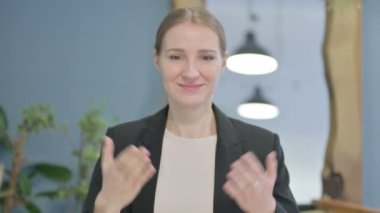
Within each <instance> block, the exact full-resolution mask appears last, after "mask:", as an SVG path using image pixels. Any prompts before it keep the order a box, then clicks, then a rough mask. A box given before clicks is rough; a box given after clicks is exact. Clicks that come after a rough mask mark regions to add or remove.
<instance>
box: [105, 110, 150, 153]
mask: <svg viewBox="0 0 380 213" xmlns="http://www.w3.org/2000/svg"><path fill="white" fill-rule="evenodd" d="M151 119H152V116H148V117H145V118H142V119H139V120H135V121H129V122H125V123H121V124H118V125H115V126H113V127H109V128H108V129H107V133H106V135H107V136H108V137H110V138H112V140H113V141H114V144H115V154H117V153H119V152H120V151H121V150H122V149H124V148H125V147H127V146H129V145H136V146H139V145H140V139H141V135H142V134H143V133H144V132H145V131H146V129H148V126H149V123H150V120H151Z"/></svg>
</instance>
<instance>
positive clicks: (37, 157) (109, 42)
mask: <svg viewBox="0 0 380 213" xmlns="http://www.w3.org/2000/svg"><path fill="white" fill-rule="evenodd" d="M170 6H171V5H170V1H169V0H165V1H147V0H143V1H141V0H128V1H121V0H116V1H100V0H87V1H76V0H64V1H49V0H40V1H28V0H24V1H0V82H1V83H0V104H1V105H2V106H3V107H4V108H5V110H6V113H7V115H8V119H9V123H10V127H11V129H10V132H11V134H12V137H16V126H17V125H18V124H19V123H20V119H21V110H22V108H24V107H25V106H29V105H32V104H36V103H49V104H51V105H52V106H53V107H54V109H55V112H56V115H57V121H58V123H59V122H64V121H67V122H69V124H70V132H71V135H72V137H73V138H74V139H78V138H79V132H78V126H77V122H78V120H79V118H80V116H81V115H82V114H83V112H84V111H85V110H86V109H87V108H89V107H91V106H92V105H91V104H90V101H91V100H93V101H95V102H97V101H99V100H105V101H106V103H107V104H106V106H105V107H104V109H105V114H106V116H107V117H108V118H109V119H111V118H112V117H113V116H118V117H119V119H120V121H126V120H132V119H137V118H140V117H142V116H145V115H147V114H150V113H152V112H153V111H155V110H157V109H158V108H159V107H160V106H161V105H162V102H163V99H164V93H163V89H162V87H161V80H160V77H159V75H158V72H156V71H155V68H154V66H153V63H152V60H153V57H152V55H153V44H154V38H155V31H156V29H157V27H158V24H159V22H160V20H161V19H162V18H163V16H164V15H165V14H166V13H167V12H168V11H169V10H170ZM75 146H77V144H74V145H73V144H70V143H68V142H67V141H65V140H64V139H63V137H61V136H60V135H58V134H39V135H32V136H31V137H30V138H29V140H28V143H27V146H26V155H27V157H28V158H27V160H28V162H39V161H50V162H53V163H59V164H63V165H70V166H71V168H72V169H74V168H75V159H74V158H73V157H72V155H71V151H72V150H73V148H74V147H75ZM0 156H1V157H0V161H1V159H4V158H5V157H6V156H5V154H4V150H0ZM36 187H37V188H40V189H41V188H45V189H48V188H49V187H51V186H49V183H46V182H39V183H36ZM39 204H40V205H41V206H42V207H43V209H44V210H45V212H56V211H57V210H53V209H54V207H53V205H52V204H51V203H50V202H48V201H47V200H40V201H39ZM60 208H61V212H68V210H67V208H66V206H65V205H64V204H62V205H61V206H60ZM65 208H66V209H65Z"/></svg>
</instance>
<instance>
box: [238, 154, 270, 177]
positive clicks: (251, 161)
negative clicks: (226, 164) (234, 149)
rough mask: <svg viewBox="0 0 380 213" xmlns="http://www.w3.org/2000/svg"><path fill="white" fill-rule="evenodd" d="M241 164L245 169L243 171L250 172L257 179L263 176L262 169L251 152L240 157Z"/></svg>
mask: <svg viewBox="0 0 380 213" xmlns="http://www.w3.org/2000/svg"><path fill="white" fill-rule="evenodd" d="M240 159H241V162H242V164H243V165H244V167H245V170H247V171H249V172H252V173H253V174H255V176H258V178H261V176H263V175H264V172H265V171H264V168H263V166H262V164H261V162H260V161H259V159H258V158H257V157H256V155H255V154H254V153H253V152H251V151H250V152H247V153H245V154H244V155H243V156H241V157H240Z"/></svg>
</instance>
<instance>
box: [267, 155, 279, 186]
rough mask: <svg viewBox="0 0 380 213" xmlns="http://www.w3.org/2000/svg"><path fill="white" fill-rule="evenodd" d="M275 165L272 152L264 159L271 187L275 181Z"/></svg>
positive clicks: (275, 159) (274, 156)
mask: <svg viewBox="0 0 380 213" xmlns="http://www.w3.org/2000/svg"><path fill="white" fill-rule="evenodd" d="M277 164H278V163H277V157H276V152H275V151H273V152H271V153H269V154H268V155H267V157H266V159H265V166H266V173H267V177H268V178H269V180H270V181H271V183H273V186H274V183H275V182H276V179H277Z"/></svg>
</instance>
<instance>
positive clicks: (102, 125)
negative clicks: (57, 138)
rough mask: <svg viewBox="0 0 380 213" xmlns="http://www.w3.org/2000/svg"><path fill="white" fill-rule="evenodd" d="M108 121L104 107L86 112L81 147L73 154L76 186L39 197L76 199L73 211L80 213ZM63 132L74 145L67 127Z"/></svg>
mask: <svg viewBox="0 0 380 213" xmlns="http://www.w3.org/2000/svg"><path fill="white" fill-rule="evenodd" d="M107 124H108V122H107V120H106V119H105V118H104V117H103V111H102V106H100V107H91V108H90V109H88V110H87V111H85V112H84V114H83V116H82V117H81V118H80V121H79V129H80V139H79V146H76V148H74V150H73V152H72V154H73V155H74V156H75V157H76V159H77V171H76V174H77V177H76V179H75V180H76V181H75V183H74V185H72V186H62V187H59V188H57V189H55V190H52V191H45V192H40V193H39V194H38V196H45V197H48V198H51V199H54V198H57V197H65V198H68V197H71V196H72V197H74V198H75V206H74V209H73V210H72V211H74V212H79V209H80V207H81V205H82V203H83V201H84V199H85V198H86V195H87V192H88V186H89V181H90V175H91V174H90V173H91V170H92V168H93V167H94V165H95V162H96V160H97V159H98V158H99V153H100V147H101V141H102V139H103V136H104V131H105V129H106V127H107ZM61 132H62V133H63V134H64V135H65V137H66V138H67V140H68V141H70V142H71V143H72V144H74V143H75V142H74V141H77V140H73V139H72V137H71V136H70V134H69V132H68V130H67V125H63V127H61Z"/></svg>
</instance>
